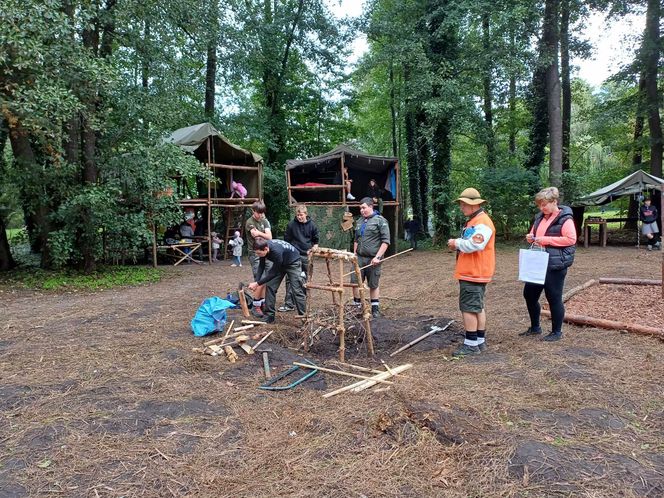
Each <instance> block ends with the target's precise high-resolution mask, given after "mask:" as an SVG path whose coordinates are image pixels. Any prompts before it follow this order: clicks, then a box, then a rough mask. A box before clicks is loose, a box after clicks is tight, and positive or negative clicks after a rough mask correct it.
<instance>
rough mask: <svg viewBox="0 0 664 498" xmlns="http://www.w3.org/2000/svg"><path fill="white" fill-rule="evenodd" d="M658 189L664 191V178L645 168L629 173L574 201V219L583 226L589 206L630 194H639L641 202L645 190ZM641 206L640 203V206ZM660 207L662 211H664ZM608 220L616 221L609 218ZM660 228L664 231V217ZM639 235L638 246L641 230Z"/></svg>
mask: <svg viewBox="0 0 664 498" xmlns="http://www.w3.org/2000/svg"><path fill="white" fill-rule="evenodd" d="M654 190H658V191H660V192H664V179H662V178H659V177H657V176H654V175H651V174H650V173H646V172H645V171H643V170H637V171H635V172H634V173H631V174H629V175H627V176H626V177H624V178H621V179H620V180H618V181H616V182H613V183H612V184H610V185H607V186H606V187H602V188H600V189H598V190H595V191H594V192H591V193H590V194H588V195H585V196H583V197H581V198H579V199H577V200H575V201H573V202H572V203H571V204H572V208H573V209H574V221H575V223H576V225H577V227H578V229H580V228H581V226H582V222H583V212H584V210H585V208H586V207H588V206H603V205H605V204H608V203H610V202H613V201H615V200H616V199H619V198H620V197H624V196H628V195H638V196H639V202H641V199H643V192H645V191H654ZM660 199H662V201H661V202H664V196H660ZM640 207H641V206H640V205H639V208H640ZM662 207H664V206H661V207H660V210H659V211H660V213H661V212H662ZM607 221H616V220H612V219H609V220H607ZM659 230H660V233H661V231H662V219H661V218H660V220H659ZM637 233H638V235H637V247H638V245H640V233H641V232H640V230H638V232H637Z"/></svg>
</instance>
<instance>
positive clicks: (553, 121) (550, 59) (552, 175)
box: [542, 0, 563, 188]
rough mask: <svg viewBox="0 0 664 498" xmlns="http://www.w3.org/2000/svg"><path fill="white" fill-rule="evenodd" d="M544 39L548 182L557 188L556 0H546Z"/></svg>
mask: <svg viewBox="0 0 664 498" xmlns="http://www.w3.org/2000/svg"><path fill="white" fill-rule="evenodd" d="M542 37H543V41H544V47H545V54H546V62H547V68H546V100H547V111H548V115H549V127H548V128H549V183H550V184H551V185H552V186H554V187H558V188H560V187H561V185H562V171H563V164H562V161H563V155H562V152H563V150H562V149H563V136H562V134H563V129H562V116H561V110H560V75H559V73H558V0H546V5H545V7H544V26H543V35H542Z"/></svg>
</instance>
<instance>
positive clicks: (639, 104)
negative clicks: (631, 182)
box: [624, 72, 646, 230]
mask: <svg viewBox="0 0 664 498" xmlns="http://www.w3.org/2000/svg"><path fill="white" fill-rule="evenodd" d="M645 91H646V79H645V76H644V74H643V72H642V73H641V76H640V77H639V90H638V93H637V96H636V117H635V119H634V140H633V144H632V171H636V170H637V169H640V168H641V163H642V162H643V144H642V143H641V141H642V139H643V128H644V125H645V118H644V116H643V102H644V94H645ZM627 217H628V218H631V219H633V221H627V222H625V225H624V228H625V229H627V230H637V229H638V222H637V218H638V217H639V201H638V200H637V199H635V198H634V196H630V198H629V207H628V208H627Z"/></svg>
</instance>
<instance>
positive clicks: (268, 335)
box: [252, 330, 274, 350]
mask: <svg viewBox="0 0 664 498" xmlns="http://www.w3.org/2000/svg"><path fill="white" fill-rule="evenodd" d="M272 332H274V330H270V331H269V332H268V333H267V334H266V335H265V336H264V337H263V338H262V339H261V340H260V341H258V342H257V343H256V345H255V346H254V347H253V348H252V349H253V350H256V348H257V347H258V346H260V345H261V344H263V341H265V339H267V338H268V337H270V336H271V335H272Z"/></svg>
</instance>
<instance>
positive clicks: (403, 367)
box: [351, 363, 413, 393]
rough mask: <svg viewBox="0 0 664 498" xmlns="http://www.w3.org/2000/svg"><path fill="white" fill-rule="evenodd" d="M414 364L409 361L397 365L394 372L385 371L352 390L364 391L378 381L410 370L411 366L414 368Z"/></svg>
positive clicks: (356, 391)
mask: <svg viewBox="0 0 664 498" xmlns="http://www.w3.org/2000/svg"><path fill="white" fill-rule="evenodd" d="M412 366H413V365H411V364H410V363H407V364H405V365H400V366H398V367H395V368H393V369H392V372H385V373H383V374H380V375H376V376H375V377H374V378H373V380H368V381H366V382H364V383H362V384H360V385H359V386H357V387H355V388H354V389H351V391H352V392H354V393H358V392H360V391H364V390H365V389H369V388H370V387H371V386H375V385H376V384H377V383H378V382H383V379H389V378H390V377H393V376H394V374H398V373H401V372H403V371H405V370H408V369H409V368H412Z"/></svg>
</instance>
